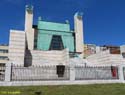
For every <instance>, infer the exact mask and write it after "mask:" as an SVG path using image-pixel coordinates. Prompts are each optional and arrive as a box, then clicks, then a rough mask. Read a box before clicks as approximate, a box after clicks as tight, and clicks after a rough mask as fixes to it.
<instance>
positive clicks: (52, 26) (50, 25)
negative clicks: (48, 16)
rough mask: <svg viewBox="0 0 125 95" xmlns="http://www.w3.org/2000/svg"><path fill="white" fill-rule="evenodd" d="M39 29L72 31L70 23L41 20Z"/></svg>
mask: <svg viewBox="0 0 125 95" xmlns="http://www.w3.org/2000/svg"><path fill="white" fill-rule="evenodd" d="M38 29H43V30H54V31H65V32H70V25H69V24H62V23H55V22H46V21H40V20H39V21H38Z"/></svg>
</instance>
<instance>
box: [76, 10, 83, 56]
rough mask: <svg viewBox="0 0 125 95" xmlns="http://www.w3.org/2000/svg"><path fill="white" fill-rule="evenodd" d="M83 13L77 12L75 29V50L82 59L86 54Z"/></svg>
mask: <svg viewBox="0 0 125 95" xmlns="http://www.w3.org/2000/svg"><path fill="white" fill-rule="evenodd" d="M82 15H83V14H82V13H80V12H77V13H76V14H75V16H74V27H75V48H76V52H77V53H80V57H81V58H83V56H84V54H83V51H84V36H83V19H82V18H83V17H82Z"/></svg>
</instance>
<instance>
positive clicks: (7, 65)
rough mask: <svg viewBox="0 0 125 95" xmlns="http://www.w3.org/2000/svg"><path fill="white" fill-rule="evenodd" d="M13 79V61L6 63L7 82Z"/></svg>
mask: <svg viewBox="0 0 125 95" xmlns="http://www.w3.org/2000/svg"><path fill="white" fill-rule="evenodd" d="M10 81H11V63H6V69H5V82H10Z"/></svg>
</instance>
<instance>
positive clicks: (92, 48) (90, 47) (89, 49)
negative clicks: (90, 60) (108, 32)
mask: <svg viewBox="0 0 125 95" xmlns="http://www.w3.org/2000/svg"><path fill="white" fill-rule="evenodd" d="M95 53H96V45H95V44H85V45H84V57H85V58H86V57H88V56H90V55H92V54H95Z"/></svg>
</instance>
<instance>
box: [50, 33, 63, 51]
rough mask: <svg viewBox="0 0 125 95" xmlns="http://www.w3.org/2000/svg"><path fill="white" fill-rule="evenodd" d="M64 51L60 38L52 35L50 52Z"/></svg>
mask: <svg viewBox="0 0 125 95" xmlns="http://www.w3.org/2000/svg"><path fill="white" fill-rule="evenodd" d="M62 49H64V46H63V43H62V38H61V36H58V35H53V37H52V41H51V45H50V50H62Z"/></svg>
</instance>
